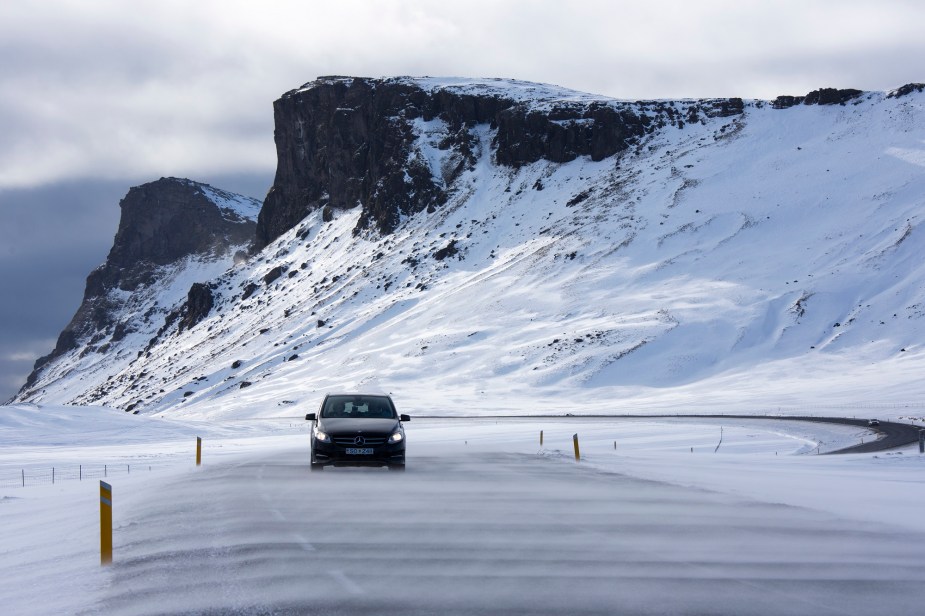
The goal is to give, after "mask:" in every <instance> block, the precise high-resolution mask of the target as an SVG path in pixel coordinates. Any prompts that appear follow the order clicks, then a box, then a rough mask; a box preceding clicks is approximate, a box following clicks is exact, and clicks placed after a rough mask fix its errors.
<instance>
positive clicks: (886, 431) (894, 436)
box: [420, 414, 921, 455]
mask: <svg viewBox="0 0 925 616" xmlns="http://www.w3.org/2000/svg"><path fill="white" fill-rule="evenodd" d="M420 417H421V419H465V418H464V417H454V416H441V415H426V416H425V415H421V416H420ZM685 417H690V418H691V419H766V420H776V421H809V422H816V423H832V424H842V425H845V426H856V427H859V428H867V429H868V430H872V431H873V432H876V433H877V434H878V438H877V440H875V441H870V442H868V443H858V444H857V445H852V446H851V447H844V448H842V449H837V450H835V451H828V452H826V453H825V454H823V455H832V454H840V453H875V452H878V451H888V450H890V449H897V448H899V447H905V446H906V445H913V444H915V443H918V442H919V431H920V430H921V428H919V427H918V426H915V425H912V424H906V423H899V422H896V421H881V422H880V425H879V426H869V425H867V421H868V420H867V419H851V418H848V417H809V416H805V415H570V414H565V415H482V416H479V418H480V419H482V418H487V419H621V418H625V419H684V418H685Z"/></svg>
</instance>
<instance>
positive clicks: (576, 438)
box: [572, 434, 581, 462]
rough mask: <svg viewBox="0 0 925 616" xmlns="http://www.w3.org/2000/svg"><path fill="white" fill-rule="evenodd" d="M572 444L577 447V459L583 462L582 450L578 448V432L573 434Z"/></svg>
mask: <svg viewBox="0 0 925 616" xmlns="http://www.w3.org/2000/svg"><path fill="white" fill-rule="evenodd" d="M572 445H574V447H575V461H576V462H581V452H580V451H579V450H578V434H573V435H572Z"/></svg>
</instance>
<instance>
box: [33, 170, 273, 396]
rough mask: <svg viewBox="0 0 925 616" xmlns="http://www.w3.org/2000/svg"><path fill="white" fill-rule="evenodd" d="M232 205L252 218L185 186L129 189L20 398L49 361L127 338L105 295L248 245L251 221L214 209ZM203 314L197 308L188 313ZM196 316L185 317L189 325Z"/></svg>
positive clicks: (209, 191) (220, 197)
mask: <svg viewBox="0 0 925 616" xmlns="http://www.w3.org/2000/svg"><path fill="white" fill-rule="evenodd" d="M210 196H211V198H210ZM234 200H238V201H247V202H249V205H251V206H252V207H253V209H255V210H256V202H254V200H252V199H249V198H247V197H241V196H240V195H233V194H232V193H227V192H225V191H222V190H219V189H216V188H213V187H211V186H209V185H208V184H201V183H198V182H193V181H191V180H187V179H180V178H161V179H159V180H157V181H154V182H150V183H148V184H143V185H141V186H136V187H134V188H131V189H130V190H129V191H128V194H127V195H126V196H125V197H124V198H123V199H122V200H121V201H120V203H119V207H120V208H121V209H122V215H121V218H120V220H119V227H118V230H117V231H116V235H115V238H114V240H113V246H112V249H111V250H110V251H109V256H108V257H107V258H106V261H105V263H103V265H101V266H100V267H98V268H97V269H96V270H94V271H93V272H91V273H90V275H89V276H88V277H87V285H86V290H85V291H84V299H83V302H82V303H81V305H80V307H79V308H78V310H77V313H76V314H75V315H74V317H73V319H71V322H70V323H69V324H68V325H67V326H66V327H65V328H64V330H63V331H62V332H61V334H60V335H59V336H58V341H57V344H56V345H55V348H54V350H53V351H52V352H51V353H50V354H48V355H46V356H44V357H41V358H39V360H38V361H36V363H35V366H34V369H33V372H32V374H31V375H29V378H28V380H27V381H26V384H25V386H24V387H23V390H22V391H26V390H28V389H29V388H30V387H31V386H32V385H33V384H34V383H35V381H36V378H37V377H38V374H37V373H38V371H40V370H41V369H42V367H43V366H45V365H46V364H47V363H48V362H49V361H51V360H53V359H55V358H57V357H60V356H61V355H64V354H65V353H67V352H68V351H71V350H73V349H76V348H78V346H79V345H80V344H81V343H82V342H86V341H88V340H90V339H92V338H96V339H97V342H101V341H102V340H103V339H104V338H107V337H111V340H112V341H114V342H118V341H120V340H122V339H123V338H124V337H125V335H126V334H127V333H129V330H130V328H129V326H128V325H127V324H125V323H121V322H120V323H116V319H118V313H119V306H120V304H119V303H118V302H119V299H118V295H119V294H118V293H116V294H114V293H113V291H127V292H132V291H136V290H137V289H139V288H141V287H143V286H147V285H150V284H152V283H153V282H155V281H156V280H157V278H158V272H159V268H160V267H162V266H166V265H170V264H172V263H176V262H177V261H180V260H181V259H184V258H187V257H189V256H193V255H198V256H208V255H213V254H216V253H220V252H224V251H226V250H228V249H230V248H231V247H232V246H236V245H243V244H247V243H248V242H250V241H251V240H252V239H253V235H254V231H255V229H256V223H255V221H254V220H252V219H249V218H247V217H245V216H242V215H241V214H240V213H239V212H237V211H235V210H233V209H230V208H227V207H221V206H220V205H219V204H220V203H221V204H225V203H226V201H234ZM194 287H195V285H194ZM190 292H191V293H192V292H193V291H192V290H191V291H190ZM200 299H203V298H200ZM203 307H204V304H202V305H199V306H197V308H196V311H201V310H202V309H203ZM209 308H210V309H211V305H210V306H209ZM196 311H194V312H193V313H189V312H187V313H186V314H187V316H188V317H189V318H193V319H195V318H196V316H195V315H196V314H198V312H196ZM191 314H192V316H190V315H191ZM184 318H186V317H184ZM188 326H191V325H188Z"/></svg>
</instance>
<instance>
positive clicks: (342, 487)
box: [85, 447, 925, 616]
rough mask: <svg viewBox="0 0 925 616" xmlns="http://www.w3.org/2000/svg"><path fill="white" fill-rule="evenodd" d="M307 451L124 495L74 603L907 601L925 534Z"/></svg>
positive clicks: (866, 605)
mask: <svg viewBox="0 0 925 616" xmlns="http://www.w3.org/2000/svg"><path fill="white" fill-rule="evenodd" d="M422 449H423V450H418V451H417V452H416V453H413V454H412V453H410V452H409V469H408V471H407V472H406V473H400V474H399V473H388V472H386V471H384V470H379V469H371V470H366V469H328V470H325V472H323V473H310V472H309V470H308V464H307V453H308V452H307V449H306V448H293V447H290V448H287V449H282V450H279V451H274V452H272V454H266V453H264V454H261V455H260V456H257V457H255V458H253V459H241V460H236V461H235V462H234V463H217V464H215V465H213V466H208V465H207V466H203V467H202V468H200V469H197V470H196V471H195V472H191V473H187V474H184V475H182V476H181V480H180V481H176V482H175V483H170V484H165V485H164V486H162V488H161V489H160V490H159V491H158V494H159V496H158V498H157V499H156V500H152V497H151V496H150V494H151V493H152V491H151V490H149V491H147V492H146V495H145V497H144V499H138V498H136V499H134V500H133V499H131V498H128V497H126V498H123V499H122V501H120V503H121V504H120V507H121V509H120V510H119V515H118V516H117V517H118V519H119V524H118V527H117V528H116V530H115V541H116V544H117V551H116V559H115V562H114V564H113V565H111V570H110V576H111V577H110V583H109V585H108V588H107V590H106V591H105V593H104V596H103V598H102V599H100V601H99V602H98V603H97V604H96V605H95V606H94V607H93V608H91V609H89V610H87V611H86V612H85V613H87V614H107V615H109V614H124V615H129V614H131V615H137V616H144V615H153V614H159V615H160V614H208V615H218V614H223V615H225V614H278V615H289V614H319V615H320V614H325V615H331V616H336V615H338V614H343V615H367V614H368V615H373V614H376V615H391V614H395V615H399V614H401V615H419V614H441V615H443V614H485V615H514V614H532V615H544V614H550V615H551V614H556V615H561V614H576V615H580V614H730V615H732V614H735V615H737V616H740V615H757V616H761V615H766V614H767V615H770V614H814V615H818V614H839V615H846V614H847V615H851V614H858V615H862V614H863V615H868V614H875V613H891V614H913V613H919V611H920V610H921V606H922V605H923V604H925V585H923V584H922V580H923V579H925V558H923V556H922V545H923V541H922V539H923V536H910V534H909V533H907V532H904V531H900V530H898V529H892V528H882V527H880V526H877V525H872V524H866V523H861V522H857V521H851V520H847V519H841V518H838V517H833V516H831V515H829V514H825V513H820V512H815V511H811V510H806V509H801V508H796V507H788V506H783V505H778V504H774V503H769V502H763V501H756V500H752V499H746V498H740V497H736V496H731V495H726V494H718V493H714V492H709V491H706V490H699V489H693V488H687V487H683V486H678V485H672V484H667V483H659V482H652V481H643V480H640V479H635V478H632V477H628V476H625V475H620V474H613V473H603V472H599V471H595V470H593V469H591V468H589V467H587V466H582V465H581V464H575V463H566V462H565V461H564V460H562V459H556V458H549V457H541V456H534V455H523V454H504V453H483V454H482V455H479V456H473V455H466V452H465V451H464V450H461V449H459V448H456V449H448V450H447V451H441V450H440V449H439V448H438V447H429V448H422Z"/></svg>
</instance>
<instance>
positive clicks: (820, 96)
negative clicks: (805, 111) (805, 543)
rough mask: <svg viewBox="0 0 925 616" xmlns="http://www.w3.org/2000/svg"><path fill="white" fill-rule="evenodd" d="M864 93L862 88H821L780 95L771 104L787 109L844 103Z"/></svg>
mask: <svg viewBox="0 0 925 616" xmlns="http://www.w3.org/2000/svg"><path fill="white" fill-rule="evenodd" d="M862 94H863V92H862V91H861V90H854V89H851V88H847V89H843V90H838V89H836V88H820V89H819V90H813V91H812V92H810V93H809V94H807V95H806V96H778V97H777V98H775V99H774V101H773V102H772V103H771V106H772V107H774V109H787V108H788V107H794V106H796V105H844V104H845V103H847V102H848V101H850V100H852V99H855V98H857V97H859V96H861V95H862Z"/></svg>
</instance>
